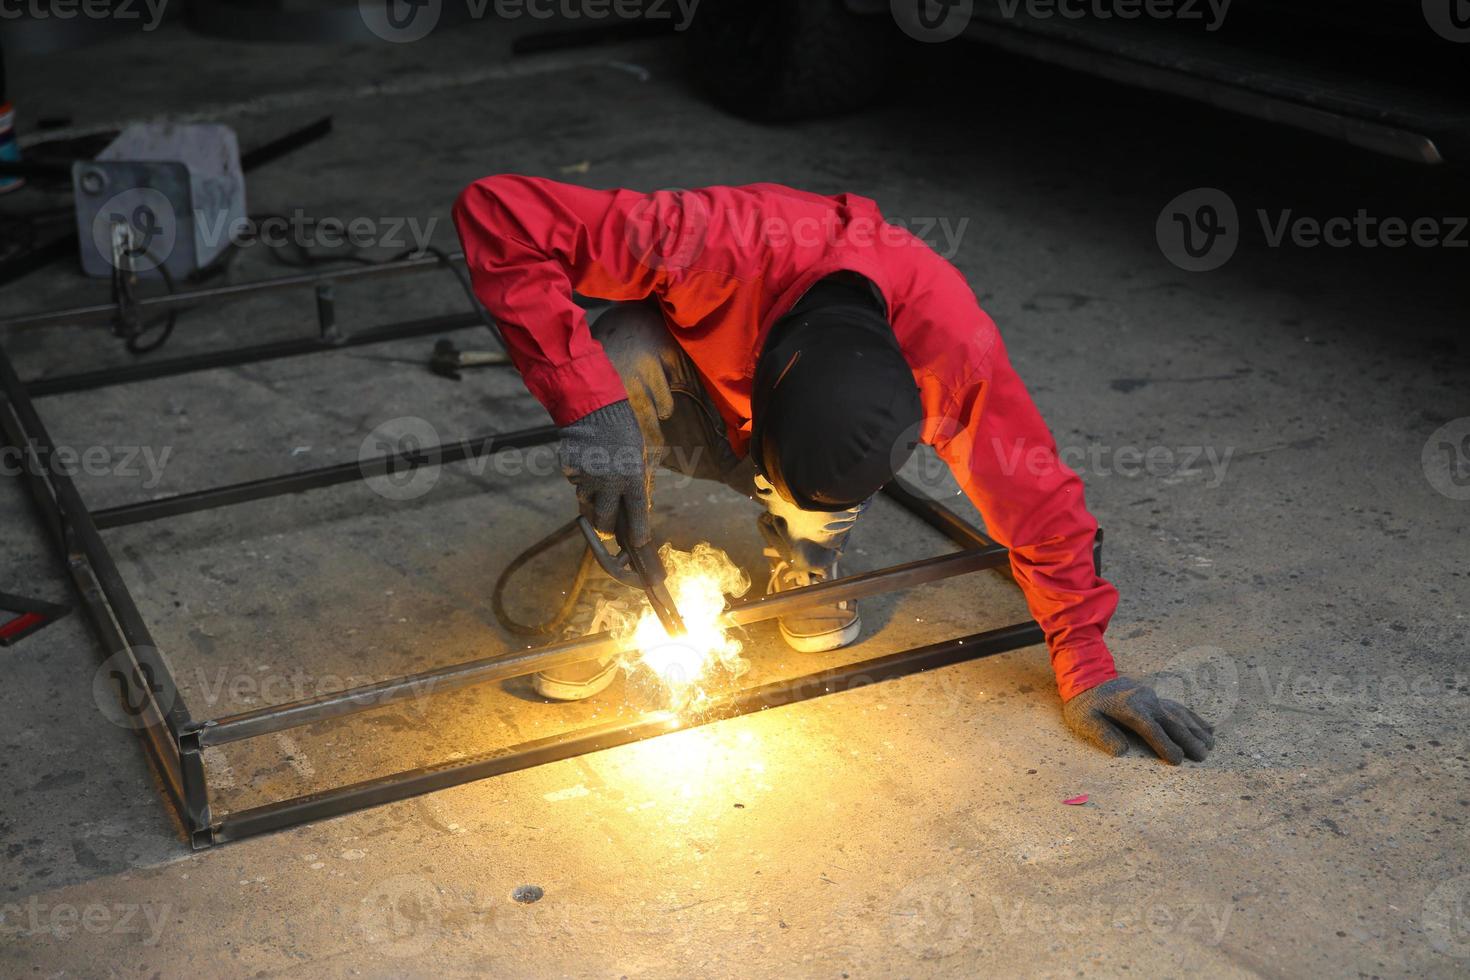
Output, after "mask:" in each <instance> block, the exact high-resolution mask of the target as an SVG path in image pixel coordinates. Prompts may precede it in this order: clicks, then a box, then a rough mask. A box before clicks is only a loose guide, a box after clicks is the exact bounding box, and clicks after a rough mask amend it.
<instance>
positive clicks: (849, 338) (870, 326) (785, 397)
mask: <svg viewBox="0 0 1470 980" xmlns="http://www.w3.org/2000/svg"><path fill="white" fill-rule="evenodd" d="M922 418H923V409H922V406H921V405H920V402H919V389H918V386H917V385H916V384H915V383H914V375H913V369H912V368H911V367H910V366H909V364H908V361H907V360H905V359H904V356H903V351H901V350H900V349H899V346H898V340H897V339H896V338H895V337H894V336H893V327H892V326H890V325H889V323H888V317H887V314H886V312H885V311H884V309H883V305H882V303H881V301H880V300H879V299H878V298H877V296H876V295H875V293H874V290H873V288H872V286H871V285H870V284H869V283H868V281H867V280H865V279H863V278H862V277H860V276H856V275H853V274H850V273H843V274H839V275H838V276H834V277H829V278H827V279H824V280H822V281H821V282H819V283H818V284H817V285H815V286H813V287H812V288H811V289H810V290H808V291H807V293H806V295H804V296H803V297H802V298H801V300H800V301H799V302H798V303H797V304H796V306H795V307H793V308H792V310H791V312H790V313H788V314H786V315H785V316H784V317H782V318H781V319H780V320H779V321H777V323H776V324H775V326H773V327H772V328H771V333H770V336H769V337H768V338H767V340H766V344H765V346H764V348H762V350H761V355H760V358H759V359H758V360H757V362H756V369H755V391H754V393H753V397H752V400H751V439H750V454H751V457H752V458H753V459H754V461H755V466H756V469H757V470H758V471H759V472H760V473H761V475H762V476H764V477H765V478H766V479H767V480H769V481H770V482H771V485H772V486H773V487H775V489H776V492H777V493H779V494H780V495H781V496H782V497H783V498H785V499H786V500H789V501H791V502H792V503H794V504H796V505H797V506H798V507H800V508H801V509H803V510H820V511H838V510H846V509H848V508H849V507H855V506H857V505H858V504H860V503H862V502H863V501H864V500H867V499H868V498H869V497H871V496H872V495H873V494H875V493H877V492H878V491H879V490H880V489H882V487H883V485H884V484H885V483H887V482H888V481H889V480H891V479H893V475H894V473H895V472H896V471H897V470H898V469H899V468H901V467H902V466H903V464H904V462H905V461H906V460H907V459H908V457H909V454H910V453H912V452H913V449H914V444H915V442H916V441H917V436H918V430H919V422H920V421H921V419H922Z"/></svg>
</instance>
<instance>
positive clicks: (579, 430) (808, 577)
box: [454, 175, 1214, 764]
mask: <svg viewBox="0 0 1470 980" xmlns="http://www.w3.org/2000/svg"><path fill="white" fill-rule="evenodd" d="M454 220H455V223H456V226H457V227H458V229H459V234H460V238H461V240H462V242H463V244H464V250H465V256H466V260H467V262H468V265H469V270H470V276H471V280H472V282H473V284H474V289H475V294H476V295H477V296H478V297H479V299H480V301H481V302H482V303H483V304H484V305H485V307H486V308H487V309H488V310H489V311H490V313H491V314H492V315H493V316H494V317H495V319H496V321H497V322H498V324H499V326H500V329H501V331H502V333H503V335H504V337H505V340H506V342H507V345H508V346H509V349H510V354H511V358H512V360H513V361H514V362H515V365H516V367H517V368H518V369H519V371H520V373H521V376H522V377H523V379H524V381H525V383H526V386H527V387H528V388H529V389H530V391H531V393H532V394H533V395H534V396H535V397H536V398H537V399H538V400H539V401H540V402H541V403H542V404H543V405H544V406H545V407H546V409H547V411H548V412H550V414H551V417H552V419H553V420H554V421H555V423H556V424H557V425H558V426H559V427H560V430H561V442H560V445H559V448H558V452H559V458H560V462H561V466H562V469H563V471H564V472H565V474H566V475H567V477H568V478H569V479H570V480H571V482H572V484H573V485H574V487H575V489H576V494H577V498H578V501H579V505H580V507H581V509H582V513H583V515H584V516H586V517H587V518H588V520H590V521H591V522H592V523H593V524H594V526H595V527H596V528H597V529H598V530H599V531H602V532H607V533H611V532H612V531H613V530H614V526H615V524H616V522H617V521H618V519H619V514H620V513H621V514H625V515H626V517H625V518H624V519H625V520H626V521H627V526H626V532H627V534H628V535H629V536H630V537H631V539H632V542H633V543H634V544H635V545H636V544H642V543H645V542H647V541H648V540H649V539H650V536H651V532H650V527H649V520H648V514H649V507H650V496H651V486H652V477H651V473H652V471H653V469H654V468H655V467H656V466H657V465H663V466H667V467H673V468H677V469H679V470H681V471H682V472H684V473H685V474H686V475H689V476H693V477H700V478H709V479H714V480H719V481H722V482H724V483H727V484H729V485H731V486H733V487H734V488H736V489H737V490H739V491H740V492H742V493H744V494H747V495H749V496H753V497H754V498H755V499H757V500H758V501H759V502H760V503H761V505H762V506H763V512H762V513H761V514H760V516H759V518H758V523H759V529H760V533H761V535H762V537H763V539H764V543H765V546H766V555H767V557H768V559H769V561H770V564H771V578H770V584H769V589H770V590H771V591H782V590H786V589H792V588H798V587H801V586H804V585H809V584H812V583H817V582H823V581H827V580H830V579H832V578H834V577H835V576H836V575H837V566H838V562H839V560H840V558H841V554H842V550H843V547H844V545H845V543H846V541H847V539H848V536H849V534H850V532H851V530H852V527H853V525H854V524H855V523H856V522H857V521H858V520H859V518H860V517H861V515H862V513H863V510H864V509H865V508H866V507H867V506H868V502H869V501H870V500H871V498H872V496H873V495H874V494H875V493H876V492H877V491H878V490H879V489H881V488H882V487H883V485H884V484H885V483H887V482H888V481H889V480H891V479H892V478H893V477H894V475H895V473H896V472H897V471H898V470H899V468H901V467H902V466H903V464H904V463H905V461H906V460H907V459H908V457H909V455H910V453H911V452H912V451H913V450H914V448H915V446H916V444H918V443H924V444H926V445H928V446H931V447H933V449H934V451H935V452H936V453H937V454H938V456H939V457H940V458H941V459H943V460H944V462H945V463H947V464H948V466H949V468H950V470H951V471H952V472H953V474H954V476H955V479H956V480H957V481H958V483H959V486H960V487H961V488H962V489H963V491H964V492H965V493H966V494H967V495H968V496H969V498H970V500H971V501H973V502H974V504H975V506H976V507H977V508H978V509H979V511H980V514H981V516H982V518H983V519H984V521H985V526H986V530H987V531H988V532H989V534H990V535H991V536H992V537H993V538H994V539H995V540H997V541H998V542H1000V543H1001V544H1003V545H1005V546H1006V547H1007V548H1008V549H1010V560H1011V569H1012V571H1013V573H1014V576H1015V580H1016V582H1017V583H1018V584H1019V585H1020V587H1021V589H1022V591H1023V592H1024V594H1025V598H1026V601H1027V604H1028V606H1029V608H1030V611H1031V613H1032V615H1033V616H1034V618H1035V619H1036V621H1037V623H1039V624H1040V625H1041V627H1042V630H1043V632H1044V633H1045V636H1046V643H1047V647H1048V650H1049V651H1050V655H1051V663H1052V667H1053V670H1054V672H1055V674H1056V679H1057V685H1058V688H1059V690H1060V693H1061V698H1062V704H1063V707H1062V715H1063V718H1064V719H1065V720H1066V722H1067V724H1068V725H1069V726H1071V728H1072V729H1073V730H1074V731H1076V732H1077V733H1078V734H1080V735H1082V736H1083V737H1085V738H1087V739H1089V740H1090V741H1092V742H1093V743H1094V744H1096V745H1098V746H1099V747H1100V748H1102V749H1104V750H1105V751H1108V752H1110V753H1112V754H1114V755H1120V754H1123V753H1124V752H1126V751H1127V749H1128V745H1129V742H1128V738H1127V735H1126V733H1127V732H1129V731H1131V732H1133V733H1135V734H1136V735H1138V736H1139V737H1140V738H1142V739H1143V741H1144V742H1146V743H1147V744H1148V745H1149V746H1150V747H1151V748H1152V749H1153V751H1154V752H1155V753H1156V754H1157V755H1158V756H1159V757H1160V758H1162V759H1164V760H1165V761H1167V762H1169V763H1173V764H1178V763H1180V762H1182V761H1183V760H1184V759H1185V758H1189V759H1192V760H1195V761H1198V760H1201V759H1203V758H1204V757H1205V754H1206V752H1207V751H1208V750H1209V749H1211V748H1212V747H1213V746H1214V735H1213V729H1212V728H1211V726H1210V725H1209V724H1208V723H1206V722H1205V721H1203V720H1202V719H1200V718H1199V716H1197V715H1196V714H1195V713H1194V712H1193V711H1191V710H1190V709H1189V708H1187V707H1185V706H1183V705H1181V704H1179V703H1177V702H1174V701H1169V700H1166V699H1162V698H1159V697H1158V696H1157V695H1156V694H1155V692H1154V691H1153V690H1152V689H1151V688H1150V687H1148V686H1147V685H1145V684H1142V683H1140V682H1138V681H1136V680H1133V679H1130V678H1127V677H1124V676H1120V675H1119V674H1118V671H1117V669H1116V667H1115V666H1114V662H1113V657H1112V655H1111V653H1110V652H1109V650H1108V646H1107V644H1106V643H1105V642H1104V639H1103V632H1104V630H1105V629H1106V627H1107V624H1108V620H1109V618H1110V617H1111V616H1112V614H1113V611H1114V609H1115V608H1116V606H1117V600H1118V594H1117V590H1116V589H1114V588H1113V586H1112V585H1110V584H1109V583H1108V582H1106V581H1104V580H1103V579H1102V578H1101V577H1100V576H1099V575H1098V573H1097V570H1096V568H1095V566H1094V564H1093V559H1092V549H1093V542H1094V540H1095V538H1096V535H1097V522H1096V521H1095V520H1094V519H1093V517H1092V515H1091V514H1089V513H1088V510H1087V507H1086V504H1085V502H1084V499H1083V488H1082V482H1081V480H1080V479H1079V478H1078V476H1077V474H1076V473H1074V472H1073V471H1072V470H1070V469H1069V468H1068V467H1067V466H1065V465H1064V464H1063V463H1062V462H1061V461H1060V460H1059V459H1058V458H1057V448H1056V444H1055V442H1054V440H1053V438H1052V436H1051V434H1050V432H1049V431H1048V429H1047V427H1046V424H1045V423H1044V422H1043V420H1042V418H1041V415H1040V413H1039V412H1038V411H1037V409H1036V406H1035V405H1034V404H1033V402H1032V400H1031V397H1030V395H1029V394H1028V393H1027V391H1026V388H1025V387H1024V386H1023V384H1022V383H1021V380H1020V378H1018V377H1017V375H1016V372H1015V371H1014V370H1013V369H1012V367H1011V364H1010V360H1009V358H1008V357H1007V355H1006V348H1005V345H1004V344H1003V343H1002V342H1001V338H1000V334H999V332H998V331H997V330H996V327H995V325H994V324H993V323H992V322H991V320H990V318H989V317H988V316H987V315H986V314H985V313H984V312H983V311H982V310H981V309H980V306H979V304H978V302H977V301H976V298H975V295H974V293H973V292H972V290H971V289H970V287H969V285H968V284H967V283H966V281H965V279H964V277H963V276H962V275H961V274H960V272H959V271H958V270H957V269H956V268H955V267H954V266H952V265H951V264H950V263H948V262H947V261H945V260H944V259H943V258H941V257H940V256H939V255H938V254H936V253H935V252H934V251H933V250H932V249H931V248H929V247H928V246H927V245H926V244H925V243H924V242H923V241H921V240H920V239H919V238H917V237H916V236H914V235H912V234H911V233H909V232H908V231H906V230H905V229H903V228H901V227H900V226H898V225H896V224H893V223H890V222H888V221H885V220H884V218H883V216H882V214H881V213H880V211H879V209H878V207H877V205H876V204H875V203H874V202H872V201H870V200H868V199H866V198H863V197H859V196H856V195H852V194H839V195H836V196H823V195H818V194H813V193H807V192H803V191H798V190H793V189H791V188H788V187H782V186H779V185H774V184H757V185H751V186H746V187H708V188H703V189H696V190H671V191H658V192H655V193H651V194H645V193H640V192H635V191H631V190H591V189H587V188H583V187H578V186H573V185H569V184H563V183H558V182H555V181H550V180H544V179H540V178H533V177H523V176H515V175H501V176H495V177H487V178H485V179H482V180H478V181H476V182H475V183H473V184H471V185H470V186H469V187H468V188H466V189H465V190H464V191H463V193H461V195H460V196H459V198H458V200H457V201H456V203H455V207H454ZM574 292H575V293H579V294H581V295H583V296H586V297H593V298H598V299H603V300H609V301H612V302H613V305H612V306H611V307H610V308H608V309H607V310H606V311H605V312H603V313H602V315H601V316H599V317H597V318H596V320H595V322H593V323H591V324H589V322H588V319H587V317H586V315H585V313H584V312H583V309H582V307H581V306H579V305H578V303H577V302H576V301H575V298H574ZM779 627H780V631H781V635H782V636H783V637H784V638H785V640H786V642H787V643H789V644H790V645H791V646H792V647H794V648H795V649H797V650H801V651H822V650H831V649H836V648H838V647H841V646H845V645H846V644H849V643H851V642H853V641H854V640H855V639H856V638H857V637H858V635H859V633H860V631H861V628H862V625H861V619H860V617H859V614H858V609H857V603H856V602H854V601H846V602H837V603H832V604H830V605H828V606H826V607H823V608H817V609H809V610H805V611H802V612H797V613H793V614H791V615H788V616H785V617H783V618H782V619H781V620H780V621H779ZM615 669H616V664H615V662H613V661H612V660H604V661H592V662H589V663H586V664H578V665H574V666H572V667H569V668H563V669H561V670H558V671H547V672H545V673H543V674H541V675H538V676H537V677H536V680H535V682H536V688H537V690H538V691H540V692H541V693H542V694H543V695H545V696H548V697H553V698H561V699H565V700H573V699H579V698H583V697H589V696H591V695H593V694H595V693H597V692H598V691H601V690H602V689H604V688H605V687H606V686H607V684H608V683H610V681H611V679H612V676H613V672H614V671H615Z"/></svg>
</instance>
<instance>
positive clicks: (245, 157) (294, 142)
mask: <svg viewBox="0 0 1470 980" xmlns="http://www.w3.org/2000/svg"><path fill="white" fill-rule="evenodd" d="M331 132H332V117H331V116H322V117H321V118H320V119H318V120H316V121H315V122H310V123H307V124H306V125H305V126H302V127H301V128H300V129H296V130H292V131H291V132H289V133H287V134H286V135H285V136H279V137H277V138H275V139H273V140H271V141H270V142H269V143H265V144H262V145H260V146H257V147H256V148H255V149H253V150H246V151H245V152H244V153H242V154H240V169H241V170H247V171H248V170H254V169H255V168H256V167H260V166H264V165H265V164H267V163H275V162H276V161H277V160H279V159H280V158H281V157H283V156H285V155H286V154H288V153H295V152H296V151H297V150H299V149H301V148H302V147H303V146H306V145H307V144H308V143H315V142H316V141H317V140H319V139H321V138H323V137H324V136H327V135H328V134H330V133H331Z"/></svg>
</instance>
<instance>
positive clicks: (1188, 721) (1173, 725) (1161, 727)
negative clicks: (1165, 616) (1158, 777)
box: [1062, 677, 1215, 766]
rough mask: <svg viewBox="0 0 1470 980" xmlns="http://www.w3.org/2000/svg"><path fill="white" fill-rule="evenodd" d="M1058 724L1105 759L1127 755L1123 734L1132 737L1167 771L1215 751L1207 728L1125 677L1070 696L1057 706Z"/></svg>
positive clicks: (1186, 711)
mask: <svg viewBox="0 0 1470 980" xmlns="http://www.w3.org/2000/svg"><path fill="white" fill-rule="evenodd" d="M1062 718H1063V719H1064V720H1065V721H1066V722H1067V727H1069V728H1071V729H1072V731H1074V732H1076V733H1077V734H1078V735H1081V736H1082V737H1083V738H1085V739H1087V740H1088V741H1089V742H1091V743H1092V744H1093V745H1096V746H1097V747H1098V748H1100V749H1102V750H1103V751H1104V752H1107V753H1108V754H1109V755H1124V754H1126V753H1127V751H1128V736H1127V735H1126V734H1124V731H1125V729H1131V730H1132V731H1134V732H1135V733H1137V734H1138V735H1139V736H1140V737H1141V738H1142V739H1143V740H1144V741H1145V742H1147V743H1148V744H1149V747H1150V748H1152V749H1153V750H1154V752H1155V753H1157V754H1158V757H1159V758H1160V759H1163V760H1164V761H1165V762H1167V763H1169V765H1171V766H1177V765H1179V763H1181V762H1183V761H1184V759H1185V757H1186V756H1188V757H1189V758H1190V759H1192V760H1193V761H1195V762H1202V761H1204V758H1205V754H1206V753H1207V752H1209V751H1210V749H1213V748H1214V747H1215V735H1214V732H1215V729H1214V726H1213V725H1211V724H1210V723H1209V722H1207V721H1205V720H1204V719H1203V718H1201V717H1200V716H1199V715H1197V714H1195V713H1194V712H1193V711H1190V710H1189V709H1188V708H1186V707H1185V706H1184V705H1182V704H1180V703H1179V702H1178V701H1169V700H1167V699H1165V698H1161V697H1159V696H1158V695H1157V694H1155V693H1154V689H1153V688H1151V687H1149V686H1148V685H1146V684H1140V683H1139V682H1138V681H1135V680H1133V679H1132V678H1128V677H1115V678H1113V679H1112V680H1110V681H1106V682H1104V683H1102V684H1099V685H1098V686H1097V687H1093V688H1089V689H1088V690H1086V691H1083V692H1082V693H1080V694H1075V695H1073V696H1072V698H1071V700H1069V701H1067V702H1066V703H1064V704H1063V705H1062Z"/></svg>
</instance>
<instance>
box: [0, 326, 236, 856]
mask: <svg viewBox="0 0 1470 980" xmlns="http://www.w3.org/2000/svg"><path fill="white" fill-rule="evenodd" d="M0 390H3V392H4V394H5V403H6V411H5V412H4V413H0V427H3V428H4V430H5V432H6V435H7V436H8V437H9V438H10V440H11V441H12V442H13V443H14V444H15V445H16V446H18V447H20V448H21V449H22V451H23V452H25V453H26V454H27V455H28V459H27V462H26V466H25V469H26V473H27V475H28V476H29V477H30V481H31V490H32V495H33V497H34V499H35V502H36V506H37V507H38V508H40V510H41V511H42V513H43V515H44V516H45V518H46V524H47V526H48V527H50V528H51V530H52V533H53V535H54V537H55V539H56V544H57V548H58V550H59V551H60V553H61V554H62V555H63V556H64V558H65V559H66V565H67V570H68V572H69V573H70V574H71V577H72V580H73V582H74V583H75V585H76V588H77V592H78V593H79V594H80V596H81V599H82V602H83V603H84V604H85V605H86V607H87V612H88V615H89V616H90V617H91V619H92V623H93V625H94V626H95V627H96V629H97V634H98V636H99V637H100V638H101V640H102V642H103V645H104V647H105V648H106V649H107V651H108V652H109V654H112V655H116V654H118V653H125V654H126V661H127V663H126V665H125V666H126V668H127V669H126V670H121V671H118V672H117V676H118V679H119V684H120V686H121V687H122V691H121V692H120V693H121V695H122V696H123V697H125V698H127V699H128V700H129V702H130V703H131V702H132V700H133V698H135V697H137V698H139V699H140V703H141V704H142V708H141V709H140V713H139V714H138V715H137V716H136V719H137V724H138V726H139V728H140V730H141V732H142V734H143V739H144V746H145V747H146V749H147V752H148V755H149V757H150V758H151V759H152V760H153V763H154V765H155V767H156V768H157V770H158V772H159V773H160V774H161V776H162V778H163V783H164V786H165V787H166V788H167V790H168V793H169V796H170V798H171V799H172V801H173V803H174V805H175V807H176V808H177V809H178V812H179V813H180V814H181V815H182V817H183V820H184V823H185V825H186V826H189V827H199V826H206V825H208V823H209V822H210V815H209V806H208V799H207V795H206V790H205V787H204V785H203V783H202V776H203V770H202V769H200V770H198V771H197V772H196V771H194V770H193V769H192V768H187V769H186V768H185V767H184V765H183V764H182V763H181V760H180V753H179V748H178V733H179V732H180V731H181V730H185V729H188V728H190V727H191V721H190V718H189V712H188V709H187V707H186V706H185V704H184V700H183V698H181V697H180V696H179V693H178V688H177V686H176V685H175V683H174V679H173V676H172V675H171V674H170V673H169V670H168V665H167V664H166V663H165V662H164V660H163V657H162V656H161V655H160V654H159V652H158V649H157V646H156V645H155V643H154V642H153V636H152V634H151V633H150V632H149V630H148V626H147V624H146V623H145V622H144V621H143V617H142V614H141V613H140V612H139V611H138V607H137V605H136V604H135V603H134V602H133V599H132V596H131V595H130V594H129V592H128V588H127V583H126V582H124V580H123V577H122V575H121V574H120V573H119V572H118V569H117V565H116V564H115V563H114V562H113V560H112V555H111V554H110V553H109V552H108V550H107V545H106V544H105V543H104V542H103V540H102V535H101V534H100V533H98V530H97V526H96V524H95V523H94V522H93V520H92V517H91V515H90V514H89V513H88V512H87V507H86V504H85V503H84V502H83V501H82V497H81V494H80V492H78V490H77V488H76V484H75V483H73V482H72V480H71V477H69V476H68V475H67V474H66V473H65V472H64V470H63V469H58V468H53V467H51V466H49V465H48V464H49V462H50V458H51V455H52V453H53V452H54V448H55V447H54V444H53V443H52V441H51V436H50V434H49V433H48V432H47V431H46V427H45V425H44V424H43V423H42V421H41V418H40V416H39V415H38V414H37V412H36V408H35V405H34V404H33V403H32V402H31V400H30V398H29V397H28V396H27V395H26V393H25V388H24V386H23V385H22V384H21V382H20V379H19V378H18V377H16V374H15V368H14V366H13V365H12V364H11V363H10V358H9V357H8V356H7V355H6V354H5V352H4V350H3V349H0Z"/></svg>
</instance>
